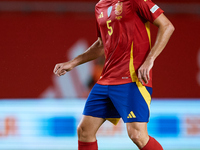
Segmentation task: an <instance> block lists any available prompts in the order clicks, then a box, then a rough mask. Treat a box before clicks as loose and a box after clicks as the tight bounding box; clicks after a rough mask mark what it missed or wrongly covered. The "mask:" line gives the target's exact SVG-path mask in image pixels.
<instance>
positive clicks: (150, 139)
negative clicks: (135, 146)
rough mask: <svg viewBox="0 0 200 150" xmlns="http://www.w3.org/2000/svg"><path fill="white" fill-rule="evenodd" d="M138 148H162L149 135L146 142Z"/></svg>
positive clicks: (147, 149)
mask: <svg viewBox="0 0 200 150" xmlns="http://www.w3.org/2000/svg"><path fill="white" fill-rule="evenodd" d="M140 150H163V148H162V146H161V145H160V143H158V141H156V140H155V139H154V138H153V137H151V136H149V141H148V143H147V144H146V145H145V146H144V147H143V148H142V149H140Z"/></svg>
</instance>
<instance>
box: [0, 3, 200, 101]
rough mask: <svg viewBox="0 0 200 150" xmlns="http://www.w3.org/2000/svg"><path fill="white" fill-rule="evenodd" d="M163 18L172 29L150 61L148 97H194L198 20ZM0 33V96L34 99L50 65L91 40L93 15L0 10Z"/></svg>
mask: <svg viewBox="0 0 200 150" xmlns="http://www.w3.org/2000/svg"><path fill="white" fill-rule="evenodd" d="M88 1H90V0H88ZM91 1H92V0H91ZM159 1H161V0H159ZM169 1H170V0H168V1H167V2H169ZM185 1H186V0H185ZM185 1H184V2H185ZM163 2H166V1H164V0H163ZM173 2H174V1H173ZM177 2H179V1H177ZM187 2H198V1H197V0H193V1H191V0H190V1H189V0H188V1H187ZM166 15H167V17H168V18H169V19H170V20H171V22H172V23H173V24H174V26H175V28H176V30H175V32H174V34H173V36H172V38H171V39H170V42H169V44H168V45H167V47H166V49H165V50H164V51H163V53H162V54H161V55H160V56H159V57H158V58H157V60H156V62H155V66H154V71H153V86H154V92H153V97H155V98H199V97H200V85H198V83H197V79H196V76H197V73H198V72H199V71H200V68H198V66H197V53H198V50H199V49H200V42H199V39H200V34H199V33H200V29H199V27H200V16H199V15H187V14H182V15H181V14H173V15H172V14H170V15H169V14H166ZM152 29H153V30H152V31H153V34H152V37H153V39H155V36H156V30H157V29H156V27H152ZM0 33H1V35H0V50H1V55H0V60H1V61H0V68H1V74H0V98H38V97H39V95H40V94H41V93H42V92H43V91H44V90H45V89H46V88H47V87H48V86H50V85H51V84H52V71H53V68H54V65H55V64H56V63H58V62H63V61H66V56H65V54H66V50H67V49H69V48H70V47H71V46H72V45H73V44H74V43H75V42H76V41H77V40H78V39H80V38H85V39H87V41H88V43H89V44H92V43H93V42H94V41H95V40H96V29H95V18H94V14H92V13H81V14H80V13H47V12H46V13H44V12H32V13H22V12H0Z"/></svg>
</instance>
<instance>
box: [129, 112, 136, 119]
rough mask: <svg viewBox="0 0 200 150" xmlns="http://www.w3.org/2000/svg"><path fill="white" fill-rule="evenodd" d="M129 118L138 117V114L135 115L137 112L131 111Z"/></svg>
mask: <svg viewBox="0 0 200 150" xmlns="http://www.w3.org/2000/svg"><path fill="white" fill-rule="evenodd" d="M127 118H136V116H135V114H134V113H133V111H131V112H130V114H129V115H128V117H127Z"/></svg>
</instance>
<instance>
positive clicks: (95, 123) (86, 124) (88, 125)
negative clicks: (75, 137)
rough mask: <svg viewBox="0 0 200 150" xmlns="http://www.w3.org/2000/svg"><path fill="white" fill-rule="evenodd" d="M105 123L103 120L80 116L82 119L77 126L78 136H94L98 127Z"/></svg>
mask: <svg viewBox="0 0 200 150" xmlns="http://www.w3.org/2000/svg"><path fill="white" fill-rule="evenodd" d="M104 122H105V119H103V118H97V117H92V116H85V115H83V116H82V119H81V121H80V123H79V126H78V129H77V130H78V134H79V136H81V135H80V134H84V135H88V136H90V135H91V136H92V135H95V134H96V132H97V131H98V129H99V127H100V126H101V125H102V124H103V123H104Z"/></svg>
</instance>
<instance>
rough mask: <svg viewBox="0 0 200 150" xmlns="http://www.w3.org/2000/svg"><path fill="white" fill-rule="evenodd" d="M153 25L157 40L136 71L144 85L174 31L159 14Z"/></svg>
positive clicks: (168, 22) (167, 21) (169, 23)
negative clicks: (156, 30) (156, 28)
mask: <svg viewBox="0 0 200 150" xmlns="http://www.w3.org/2000/svg"><path fill="white" fill-rule="evenodd" d="M153 24H154V25H155V26H157V27H158V33H157V38H156V41H155V44H154V46H153V47H152V49H151V51H150V53H149V55H148V56H147V58H146V60H145V61H144V63H143V64H142V65H141V67H140V68H139V69H138V79H139V81H140V82H141V83H142V84H143V81H144V82H145V83H146V84H147V83H148V80H149V79H150V76H149V72H150V70H151V69H152V67H153V64H154V61H155V59H156V58H157V57H158V55H159V54H160V53H161V52H162V51H163V49H164V48H165V46H166V45H167V43H168V41H169V39H170V37H171V35H172V33H173V32H174V30H175V28H174V26H173V25H172V23H171V22H170V21H169V20H168V19H167V17H166V16H165V15H164V14H161V15H160V16H159V17H158V18H156V19H155V21H154V22H153Z"/></svg>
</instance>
